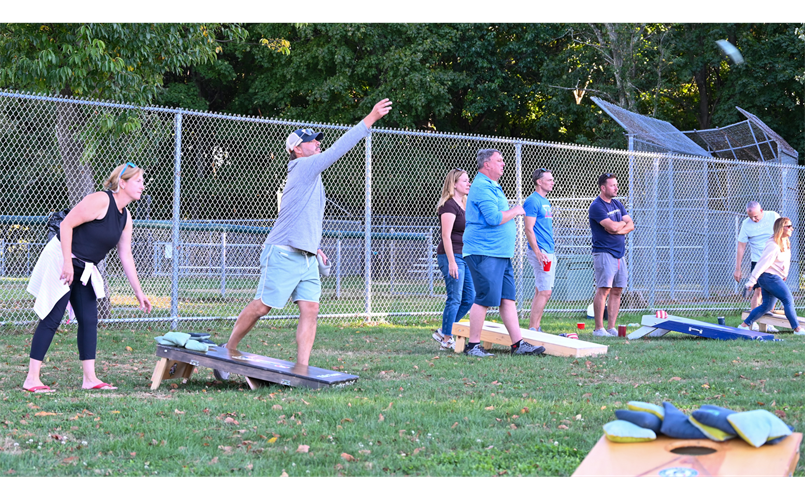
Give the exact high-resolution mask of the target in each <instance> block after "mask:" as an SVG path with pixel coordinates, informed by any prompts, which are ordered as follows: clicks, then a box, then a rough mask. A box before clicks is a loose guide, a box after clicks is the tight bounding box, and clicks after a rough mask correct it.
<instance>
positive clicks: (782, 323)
mask: <svg viewBox="0 0 805 500" xmlns="http://www.w3.org/2000/svg"><path fill="white" fill-rule="evenodd" d="M748 317H749V311H744V312H742V313H741V319H742V320H744V319H746V318H748ZM797 320H798V321H799V324H800V326H803V327H805V318H797ZM755 323H757V326H758V328H759V329H760V331H761V332H765V331H767V329H766V326H768V325H771V326H774V327H780V328H787V329H789V330H790V329H791V323H789V322H788V318H786V317H785V315H784V314H774V313H769V314H764V315H763V316H761V317H759V318H758V319H756V320H755ZM750 326H751V325H750Z"/></svg>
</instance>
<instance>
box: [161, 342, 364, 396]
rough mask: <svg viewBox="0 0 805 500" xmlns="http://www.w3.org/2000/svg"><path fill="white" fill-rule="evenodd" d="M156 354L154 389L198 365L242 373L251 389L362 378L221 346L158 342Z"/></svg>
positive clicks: (343, 382) (328, 384)
mask: <svg viewBox="0 0 805 500" xmlns="http://www.w3.org/2000/svg"><path fill="white" fill-rule="evenodd" d="M157 356H159V357H160V358H161V359H160V360H159V361H157V365H156V367H155V368H154V374H153V375H152V376H151V382H152V384H151V390H152V391H153V390H155V389H156V388H157V387H159V384H160V383H161V382H162V381H163V380H168V379H173V378H182V379H189V378H190V376H191V375H192V374H193V369H194V368H195V367H197V366H205V367H207V368H215V369H218V370H222V371H225V372H230V373H237V374H239V375H243V376H245V377H246V382H247V383H248V384H249V387H251V388H252V389H257V388H258V387H260V386H262V385H265V384H268V383H274V384H282V385H288V386H293V387H297V386H299V387H310V388H313V389H318V388H320V387H333V386H339V385H346V384H351V383H352V382H354V381H356V380H358V378H359V377H358V376H357V375H350V374H349V373H341V372H336V371H332V370H325V369H323V368H316V367H315V366H306V365H297V364H296V363H293V362H291V361H284V360H281V359H274V358H267V357H265V356H260V355H258V354H251V353H248V352H243V351H238V350H237V349H227V348H226V347H219V346H210V348H209V350H208V351H207V352H206V353H203V352H198V351H191V350H189V349H182V348H181V347H170V346H164V345H157Z"/></svg>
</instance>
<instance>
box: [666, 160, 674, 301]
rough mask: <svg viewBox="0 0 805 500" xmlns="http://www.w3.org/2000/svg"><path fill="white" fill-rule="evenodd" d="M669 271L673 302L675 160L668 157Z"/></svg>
mask: <svg viewBox="0 0 805 500" xmlns="http://www.w3.org/2000/svg"><path fill="white" fill-rule="evenodd" d="M667 227H668V269H669V273H670V275H671V281H670V286H671V300H676V274H675V269H674V267H675V266H674V227H675V226H674V160H673V159H672V158H671V155H670V154H669V155H668V225H667Z"/></svg>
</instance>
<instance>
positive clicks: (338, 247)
mask: <svg viewBox="0 0 805 500" xmlns="http://www.w3.org/2000/svg"><path fill="white" fill-rule="evenodd" d="M335 297H336V298H337V299H340V298H341V234H339V235H338V239H337V240H335Z"/></svg>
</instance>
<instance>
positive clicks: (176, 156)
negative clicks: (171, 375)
mask: <svg viewBox="0 0 805 500" xmlns="http://www.w3.org/2000/svg"><path fill="white" fill-rule="evenodd" d="M173 123H174V128H175V134H176V140H175V142H174V152H173V228H172V229H173V231H172V232H173V234H172V237H171V242H172V243H171V244H172V245H173V252H172V253H173V255H172V257H173V259H172V262H171V264H172V268H171V313H170V314H171V316H170V317H171V329H173V330H176V329H177V328H178V327H179V245H180V243H181V241H180V234H179V223H180V217H179V209H180V203H179V201H180V197H181V189H180V188H181V173H182V114H181V113H177V114H176V117H175V118H174V119H173Z"/></svg>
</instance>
